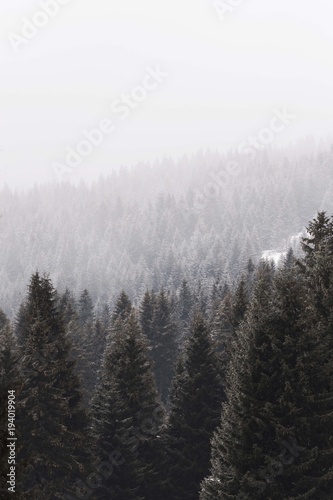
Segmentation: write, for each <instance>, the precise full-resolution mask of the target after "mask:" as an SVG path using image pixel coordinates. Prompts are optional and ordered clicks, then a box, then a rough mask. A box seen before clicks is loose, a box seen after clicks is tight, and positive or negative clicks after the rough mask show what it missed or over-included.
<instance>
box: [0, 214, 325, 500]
mask: <svg viewBox="0 0 333 500" xmlns="http://www.w3.org/2000/svg"><path fill="white" fill-rule="evenodd" d="M300 247H301V248H300V250H299V252H298V253H297V255H296V254H295V253H294V252H293V250H292V249H289V251H288V252H287V253H286V254H285V255H284V256H283V258H282V259H281V260H280V261H279V264H278V265H274V263H273V262H272V261H270V260H265V259H258V260H257V261H256V262H254V261H252V260H251V259H250V258H249V260H248V261H247V262H246V264H245V265H244V267H243V270H242V272H241V273H239V275H238V276H237V277H236V278H235V279H234V280H233V281H228V280H225V281H222V280H220V281H216V282H214V283H213V284H212V286H210V287H208V286H207V287H206V288H205V289H202V288H200V287H199V286H196V285H195V281H194V280H193V281H192V282H188V280H187V279H186V277H185V276H183V278H182V279H181V283H180V285H179V287H172V286H170V287H167V286H161V287H160V288H158V287H150V288H149V287H147V288H146V289H145V290H144V293H142V296H141V297H140V300H139V301H138V302H137V303H136V304H133V301H132V300H131V298H130V296H129V294H128V293H127V291H126V289H125V288H124V290H122V291H120V293H119V294H118V297H117V299H116V300H115V302H114V304H113V306H112V307H110V305H109V304H108V303H107V302H105V303H104V305H101V304H100V303H99V304H98V307H96V299H94V298H93V297H92V296H91V293H90V291H89V288H88V287H87V288H86V289H84V290H83V291H82V292H81V293H80V294H78V295H77V294H76V293H74V292H73V290H71V289H70V288H67V289H66V290H65V291H59V290H57V289H56V288H55V286H54V284H53V282H52V280H51V278H50V276H49V275H48V274H45V273H42V272H39V271H35V272H34V273H32V274H31V276H30V280H29V282H28V284H27V285H28V286H27V293H26V295H25V297H24V299H23V300H22V302H21V304H20V306H19V307H18V309H17V311H16V313H15V316H14V317H11V318H9V317H8V316H7V315H6V314H5V312H3V311H1V312H0V349H1V350H0V363H1V365H0V367H1V371H0V376H1V378H0V387H1V392H0V397H1V417H0V418H1V424H0V429H1V432H2V437H1V486H0V491H1V493H0V497H1V499H7V498H11V493H10V492H8V485H7V480H8V477H7V474H8V463H7V453H6V448H7V442H8V441H7V424H6V419H7V397H8V391H15V412H16V417H15V418H16V419H15V435H16V437H17V441H15V446H16V470H15V474H16V497H17V498H20V499H24V500H25V499H34V500H39V499H43V500H53V499H57V498H59V499H87V498H89V499H92V500H93V499H96V500H111V499H112V500H157V499H161V500H226V499H235V500H236V499H237V500H247V499H258V500H264V499H272V500H281V499H285V500H287V499H288V500H296V499H297V500H301V499H304V500H305V499H314V500H315V499H316V500H317V499H327V500H331V499H332V498H333V337H332V331H333V217H332V216H330V215H329V214H328V213H326V212H324V211H322V212H319V213H317V215H316V217H315V218H313V219H312V220H311V221H310V222H308V224H307V230H306V232H305V234H304V236H303V237H302V238H301V242H300ZM91 279H93V277H92V278H91Z"/></svg>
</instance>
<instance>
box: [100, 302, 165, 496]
mask: <svg viewBox="0 0 333 500" xmlns="http://www.w3.org/2000/svg"><path fill="white" fill-rule="evenodd" d="M113 328H114V336H113V338H112V341H111V342H110V344H109V345H108V347H107V349H106V353H105V357H104V362H103V369H102V374H101V381H100V385H99V387H98V391H97V394H96V397H95V398H94V402H93V408H94V434H95V436H96V441H97V451H96V455H97V457H98V459H99V460H98V463H102V462H104V463H105V462H108V461H110V456H111V458H112V453H113V452H114V451H115V450H117V451H118V452H119V454H120V456H121V459H122V460H121V463H119V465H118V466H115V467H114V468H113V472H112V474H110V476H109V477H106V478H104V480H103V482H102V485H101V487H100V488H99V490H98V491H97V496H96V498H101V499H109V498H112V499H114V500H125V499H127V500H131V499H133V500H141V499H142V498H145V499H146V500H154V499H155V498H158V495H157V493H156V488H158V475H157V471H156V470H155V465H154V461H155V460H154V457H155V451H154V448H155V446H157V445H158V443H157V441H158V432H159V430H160V428H161V426H162V424H163V418H164V417H163V409H162V407H161V404H160V402H159V399H158V395H157V389H156V386H155V380H154V377H153V371H152V365H151V362H150V361H149V356H148V344H147V340H146V338H145V337H144V336H143V335H142V333H141V330H140V327H139V323H138V320H137V317H136V314H135V313H134V312H132V313H130V314H129V315H128V316H127V317H125V318H124V319H121V317H118V319H117V320H116V322H115V324H114V327H113ZM97 467H98V466H97Z"/></svg>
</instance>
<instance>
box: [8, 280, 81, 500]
mask: <svg viewBox="0 0 333 500" xmlns="http://www.w3.org/2000/svg"><path fill="white" fill-rule="evenodd" d="M25 314H26V323H25V328H24V331H22V333H23V335H24V350H23V353H22V357H21V360H20V365H19V368H20V372H21V374H22V379H23V383H22V387H21V388H20V391H19V394H18V398H17V420H18V429H19V432H20V436H19V443H20V447H19V450H18V456H17V461H18V464H19V469H20V473H21V477H20V479H19V482H18V485H17V487H18V489H19V490H20V491H21V492H22V496H23V497H24V498H36V500H37V499H39V498H44V499H51V498H52V499H54V498H63V496H64V495H65V494H66V492H70V491H71V489H72V485H73V483H74V481H75V479H76V477H79V476H80V475H81V474H83V473H84V472H85V468H84V466H85V465H87V460H88V456H89V451H87V450H89V435H88V420H87V416H86V414H85V412H84V411H83V410H82V407H81V393H80V386H79V383H78V380H77V377H76V376H75V375H74V362H73V361H72V360H71V356H70V342H69V339H68V337H67V336H66V335H65V332H64V325H63V322H62V318H61V315H60V313H59V310H58V307H57V300H56V294H55V290H54V288H53V286H52V283H51V281H50V279H49V278H47V277H40V276H39V274H38V273H35V274H34V275H33V276H32V278H31V282H30V285H29V292H28V297H27V301H26V307H25ZM85 445H88V447H87V448H85Z"/></svg>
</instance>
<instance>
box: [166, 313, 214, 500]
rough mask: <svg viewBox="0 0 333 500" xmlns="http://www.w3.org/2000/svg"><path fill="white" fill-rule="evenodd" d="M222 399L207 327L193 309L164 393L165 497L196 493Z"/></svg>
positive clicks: (180, 499) (181, 499)
mask: <svg viewBox="0 0 333 500" xmlns="http://www.w3.org/2000/svg"><path fill="white" fill-rule="evenodd" d="M222 399H223V388H222V380H221V375H220V369H219V364H218V360H217V356H216V353H215V351H214V348H213V345H212V341H211V336H210V333H209V331H208V328H207V326H206V324H205V322H204V320H203V318H202V316H201V315H200V314H197V315H196V316H195V318H194V320H193V323H192V325H191V329H190V335H189V339H188V341H187V343H186V348H185V352H184V353H183V354H182V356H181V357H180V360H179V362H178V364H177V372H176V375H175V378H174V380H173V384H172V390H171V396H170V416H169V424H168V429H167V436H168V456H169V462H167V467H166V470H167V473H168V475H169V483H170V485H169V497H168V498H170V499H171V498H172V499H174V500H194V499H196V498H198V495H199V488H200V482H201V481H202V480H203V478H204V477H205V476H206V475H207V474H208V470H209V461H210V439H211V437H212V433H213V431H214V430H215V428H216V427H217V425H218V423H219V419H220V414H221V403H222Z"/></svg>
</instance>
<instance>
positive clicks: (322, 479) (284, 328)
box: [200, 265, 333, 500]
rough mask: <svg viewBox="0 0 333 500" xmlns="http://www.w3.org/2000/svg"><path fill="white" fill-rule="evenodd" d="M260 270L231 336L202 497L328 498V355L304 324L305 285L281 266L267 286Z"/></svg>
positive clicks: (219, 499) (266, 277)
mask: <svg viewBox="0 0 333 500" xmlns="http://www.w3.org/2000/svg"><path fill="white" fill-rule="evenodd" d="M263 271H264V268H261V275H260V276H259V279H257V282H256V285H255V290H254V296H253V299H252V302H251V305H250V308H249V313H248V314H247V316H246V320H245V321H244V322H243V323H242V325H241V327H240V329H239V331H238V332H237V335H236V337H235V339H234V348H233V351H232V357H231V362H230V366H229V370H228V377H227V381H228V385H227V402H226V403H225V404H224V407H223V411H222V420H221V425H220V427H219V429H218V430H217V432H216V433H215V435H214V439H213V441H212V462H211V463H212V469H211V476H210V477H208V478H207V479H206V480H205V481H204V482H203V485H202V492H201V496H200V498H201V500H213V499H214V500H222V499H238V500H240V499H244V500H245V499H252V498H256V499H258V500H264V499H267V498H270V499H272V500H278V499H280V498H288V499H290V500H296V499H303V498H304V499H313V500H314V499H316V498H323V499H328V498H331V494H332V490H331V473H332V470H330V467H331V465H332V446H331V444H330V436H331V430H330V429H332V414H333V412H332V410H333V407H332V404H333V398H332V397H331V395H330V393H329V392H328V389H329V386H328V385H327V382H328V379H327V373H328V372H327V371H326V373H324V372H323V371H322V366H323V365H325V364H326V359H327V356H330V355H327V353H325V349H326V348H325V346H323V345H322V344H321V343H318V340H317V339H316V336H314V335H313V332H312V331H311V329H309V328H308V325H307V318H306V316H305V310H306V309H305V296H306V286H305V283H306V282H304V280H303V279H302V278H301V276H300V275H299V274H298V273H296V271H295V269H290V268H289V267H288V265H286V266H285V267H284V269H283V270H282V271H280V272H278V273H277V275H276V277H275V280H274V283H273V285H274V286H272V282H271V276H270V274H271V272H270V270H269V269H266V274H265V272H263ZM326 366H327V365H326Z"/></svg>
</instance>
